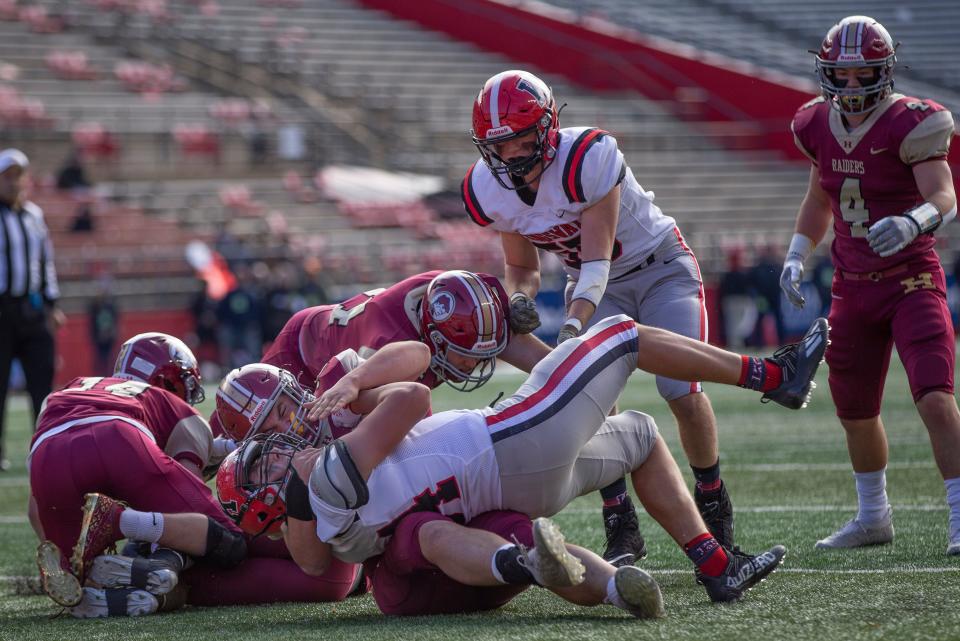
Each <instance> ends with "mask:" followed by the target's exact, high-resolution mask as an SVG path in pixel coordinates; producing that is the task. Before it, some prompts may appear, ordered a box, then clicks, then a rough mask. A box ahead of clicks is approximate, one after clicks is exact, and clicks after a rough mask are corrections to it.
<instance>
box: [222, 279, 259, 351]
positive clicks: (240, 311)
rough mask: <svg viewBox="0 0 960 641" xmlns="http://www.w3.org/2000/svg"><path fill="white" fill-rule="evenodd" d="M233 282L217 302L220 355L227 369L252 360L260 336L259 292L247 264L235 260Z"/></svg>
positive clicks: (257, 349) (257, 347)
mask: <svg viewBox="0 0 960 641" xmlns="http://www.w3.org/2000/svg"><path fill="white" fill-rule="evenodd" d="M235 273H236V276H237V286H236V287H234V288H233V289H232V290H231V291H230V293H228V294H227V295H226V296H224V297H223V300H221V301H220V303H219V304H218V305H217V320H218V321H219V331H218V342H219V343H220V354H221V359H222V360H223V361H224V362H226V364H227V366H228V367H229V368H230V369H233V368H236V367H240V366H241V365H246V364H247V363H253V362H255V361H256V360H257V359H258V358H259V356H260V347H261V345H262V344H263V339H262V335H261V333H260V332H261V329H260V308H261V299H260V292H259V291H258V290H257V288H256V284H255V280H254V276H253V272H252V270H251V269H250V266H249V265H246V264H244V263H238V264H237V266H236V269H235Z"/></svg>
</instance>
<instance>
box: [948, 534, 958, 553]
mask: <svg viewBox="0 0 960 641" xmlns="http://www.w3.org/2000/svg"><path fill="white" fill-rule="evenodd" d="M947 555H948V556H960V528H957V529H956V530H953V531H952V532H950V543H949V544H948V545H947Z"/></svg>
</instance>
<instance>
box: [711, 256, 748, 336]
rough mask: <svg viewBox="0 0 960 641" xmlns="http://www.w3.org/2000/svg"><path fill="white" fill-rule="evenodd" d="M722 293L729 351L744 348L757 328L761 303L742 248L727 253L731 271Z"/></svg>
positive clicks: (721, 283)
mask: <svg viewBox="0 0 960 641" xmlns="http://www.w3.org/2000/svg"><path fill="white" fill-rule="evenodd" d="M719 293H720V311H721V313H722V314H723V336H724V339H725V340H726V344H727V347H731V348H733V347H743V345H744V342H745V339H746V338H747V337H748V336H750V335H751V334H752V333H753V329H754V327H756V325H757V303H756V301H755V300H754V292H753V287H752V285H751V282H750V275H749V274H748V273H747V270H746V269H745V268H744V265H743V249H742V248H740V247H735V248H733V249H730V250H729V251H728V252H727V271H726V272H725V273H724V274H723V277H722V278H721V279H720V292H719Z"/></svg>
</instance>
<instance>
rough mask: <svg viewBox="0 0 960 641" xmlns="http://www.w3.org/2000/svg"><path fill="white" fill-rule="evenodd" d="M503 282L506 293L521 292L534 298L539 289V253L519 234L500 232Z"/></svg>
mask: <svg viewBox="0 0 960 641" xmlns="http://www.w3.org/2000/svg"><path fill="white" fill-rule="evenodd" d="M500 242H501V244H502V245H503V262H504V284H505V286H506V290H507V295H510V294H513V293H514V292H523V293H524V294H526V295H527V296H529V297H530V298H534V297H536V295H537V292H538V291H540V255H539V253H538V252H537V248H536V247H534V246H533V245H531V244H530V241H528V240H527V239H526V238H524V237H523V236H521V235H519V234H511V233H507V232H502V233H501V234H500Z"/></svg>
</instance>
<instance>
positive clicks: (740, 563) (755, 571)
mask: <svg viewBox="0 0 960 641" xmlns="http://www.w3.org/2000/svg"><path fill="white" fill-rule="evenodd" d="M786 554H787V548H785V547H783V546H782V545H775V546H773V547H772V548H770V549H769V550H767V551H766V552H763V553H761V554H757V555H756V556H754V555H751V554H745V553H743V552H740V551H739V550H735V551H732V552H731V551H727V557H728V559H729V560H728V561H727V567H726V568H725V569H724V570H723V573H722V574H721V575H720V576H707V575H706V574H701V575H700V580H701V581H702V583H703V587H705V588H706V589H707V594H709V595H710V600H711V601H714V602H716V603H727V602H731V601H737V600H739V599H740V597H742V596H743V595H744V593H745V592H746V591H747V590H749V589H750V588H752V587H754V586H755V585H757V584H758V583H760V582H761V581H763V580H764V579H765V578H767V576H768V575H769V574H770V573H771V572H773V571H774V570H776V569H777V568H778V567H779V566H780V564H781V563H782V562H783V557H784V556H786Z"/></svg>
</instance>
